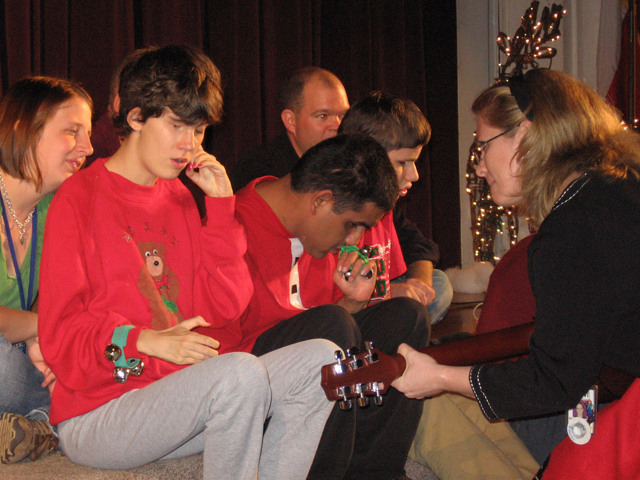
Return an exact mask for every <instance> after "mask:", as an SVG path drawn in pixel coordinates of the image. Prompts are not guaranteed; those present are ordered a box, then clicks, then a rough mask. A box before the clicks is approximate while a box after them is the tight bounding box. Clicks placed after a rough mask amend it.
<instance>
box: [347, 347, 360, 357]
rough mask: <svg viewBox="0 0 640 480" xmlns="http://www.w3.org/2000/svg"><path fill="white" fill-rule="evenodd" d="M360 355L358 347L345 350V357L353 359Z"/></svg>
mask: <svg viewBox="0 0 640 480" xmlns="http://www.w3.org/2000/svg"><path fill="white" fill-rule="evenodd" d="M359 353H360V349H359V348H358V347H351V348H349V349H347V357H355V356H356V355H358V354H359Z"/></svg>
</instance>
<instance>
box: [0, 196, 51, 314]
mask: <svg viewBox="0 0 640 480" xmlns="http://www.w3.org/2000/svg"><path fill="white" fill-rule="evenodd" d="M52 198H53V193H52V194H50V195H47V196H46V197H44V198H43V199H42V200H40V202H39V203H38V205H37V206H36V209H37V210H38V232H37V233H38V236H37V241H36V245H37V251H36V271H35V275H34V285H33V298H34V299H35V298H36V294H37V293H38V276H39V274H40V257H41V256H42V238H43V236H44V222H45V219H46V218H47V211H48V210H49V205H50V204H51V199H52ZM30 227H31V228H33V227H32V226H30ZM0 256H1V258H2V261H1V262H0V304H1V305H2V306H4V307H10V308H15V309H16V310H21V309H22V307H21V305H20V290H19V289H18V280H17V279H16V277H15V275H9V273H7V264H8V263H9V262H11V261H12V260H11V257H9V258H5V257H4V249H2V248H0ZM30 274H31V244H30V245H29V249H28V250H27V254H26V255H25V257H24V260H23V262H22V265H20V276H21V277H22V285H23V288H24V295H25V297H26V296H27V295H28V294H29V275H30ZM29 307H31V305H29Z"/></svg>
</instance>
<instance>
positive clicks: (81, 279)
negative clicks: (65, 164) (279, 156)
mask: <svg viewBox="0 0 640 480" xmlns="http://www.w3.org/2000/svg"><path fill="white" fill-rule="evenodd" d="M104 162H105V159H100V160H97V161H96V162H95V163H94V164H93V165H92V166H91V167H90V168H88V169H86V170H84V171H81V172H79V173H78V174H76V175H74V176H73V177H71V178H70V179H69V180H67V181H66V182H65V183H64V184H63V185H62V187H61V188H60V190H59V191H58V192H57V194H56V195H55V197H54V200H53V202H52V204H51V208H50V210H49V216H48V218H47V223H46V229H45V240H44V248H43V253H42V263H41V267H40V309H39V319H38V324H39V325H38V330H39V336H40V344H41V348H42V353H43V355H44V358H45V361H46V362H47V364H48V365H49V366H50V367H51V369H52V371H53V372H54V373H55V375H56V377H57V379H58V380H57V383H56V386H55V389H54V391H53V395H52V402H51V423H52V424H58V423H60V422H61V421H63V420H66V419H69V418H71V417H74V416H77V415H80V414H84V413H87V412H89V411H91V410H94V409H95V408H97V407H99V406H101V405H103V404H105V403H107V402H108V401H109V400H112V399H114V398H117V397H119V396H120V395H122V394H123V393H125V392H127V391H129V390H132V389H134V388H141V387H144V386H146V385H148V384H150V383H152V382H154V381H155V380H158V379H160V378H162V377H164V376H166V375H168V374H171V373H173V372H175V371H177V370H179V369H180V368H183V367H181V366H178V365H175V364H173V363H170V362H166V361H164V360H160V359H158V358H154V357H146V356H145V355H143V354H142V353H141V352H139V351H138V350H137V348H136V342H137V339H138V336H139V334H140V331H141V330H142V329H143V328H153V329H156V330H162V329H165V328H169V327H171V326H173V325H175V324H176V323H177V322H179V321H181V320H183V319H189V318H192V317H194V316H196V315H201V316H203V317H204V319H205V320H206V321H208V322H210V323H211V324H212V325H213V326H214V327H215V329H213V330H212V331H210V332H209V333H210V334H211V336H213V337H214V338H216V339H217V340H219V341H220V344H221V346H220V353H224V352H228V351H233V350H237V346H238V344H239V342H240V324H239V322H238V321H237V318H238V316H239V315H240V313H242V312H243V311H244V309H245V307H246V305H247V303H248V301H249V298H250V297H251V295H252V292H253V288H252V283H251V279H250V277H249V272H248V269H247V265H246V263H245V261H244V257H243V255H244V253H245V250H246V236H245V233H244V229H243V228H242V227H241V226H240V225H239V224H238V223H237V222H236V221H235V219H234V211H235V197H228V198H209V197H207V198H206V206H207V214H208V224H207V225H206V226H205V227H202V226H201V222H200V217H199V215H198V210H197V207H196V205H195V202H194V201H193V198H192V196H191V194H190V193H189V191H188V190H187V189H186V188H185V187H184V186H183V185H182V183H181V182H180V181H179V180H178V179H176V180H172V181H164V180H158V181H157V182H156V184H155V185H153V186H151V187H148V186H140V185H137V184H134V183H132V182H130V181H128V180H126V179H125V178H124V177H122V176H120V175H117V174H114V173H111V172H109V171H108V170H107V169H106V168H105V166H104ZM121 325H134V326H135V328H134V329H133V330H131V332H130V333H129V336H128V339H127V345H126V347H125V349H124V353H125V355H126V357H127V358H140V359H142V360H143V361H144V363H145V368H144V372H143V374H142V375H141V376H140V377H134V376H130V377H129V380H128V381H127V382H126V383H123V384H120V383H116V382H115V381H114V379H113V377H112V372H113V369H114V364H113V363H112V362H109V361H107V360H106V359H105V358H104V355H103V352H104V350H105V347H106V346H107V345H109V344H110V343H111V337H112V335H113V331H114V329H115V328H116V327H118V326H121Z"/></svg>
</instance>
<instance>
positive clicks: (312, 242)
mask: <svg viewBox="0 0 640 480" xmlns="http://www.w3.org/2000/svg"><path fill="white" fill-rule="evenodd" d="M385 213H386V212H385V211H383V210H382V209H381V208H379V207H378V206H376V205H375V204H374V203H371V202H367V203H365V204H364V206H363V208H362V209H361V210H359V211H356V210H347V211H345V212H343V213H340V214H337V213H335V212H334V211H333V201H331V200H329V201H327V202H325V203H323V204H322V205H320V206H318V208H316V209H315V210H314V212H313V213H312V214H311V215H310V217H309V218H308V219H307V222H306V224H305V226H304V231H303V232H299V234H298V235H297V237H298V238H299V239H300V241H301V242H302V245H303V247H304V249H305V251H306V252H307V253H308V254H309V255H311V256H312V257H314V258H324V257H325V256H326V255H327V254H329V253H338V251H339V250H340V248H341V247H343V246H345V245H357V243H358V242H359V241H360V237H362V234H363V233H364V231H365V230H367V229H369V228H372V227H374V226H376V225H377V224H378V222H379V221H380V219H381V218H382V217H383V216H384V214H385Z"/></svg>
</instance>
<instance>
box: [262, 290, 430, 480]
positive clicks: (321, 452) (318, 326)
mask: <svg viewBox="0 0 640 480" xmlns="http://www.w3.org/2000/svg"><path fill="white" fill-rule="evenodd" d="M430 323H431V322H430V319H429V314H428V313H427V310H426V308H425V307H424V306H423V305H422V304H420V303H419V302H416V301H415V300H412V299H410V298H394V299H391V300H387V301H385V302H381V303H378V304H376V305H373V306H371V307H367V308H365V309H363V310H362V311H360V312H358V313H356V314H355V315H353V316H352V315H350V314H349V313H348V312H347V311H346V310H345V309H343V308H341V307H338V306H336V305H323V306H320V307H315V308H312V309H309V310H306V311H304V312H302V313H300V314H298V315H295V316H293V317H291V318H289V319H287V320H283V321H282V322H280V323H279V324H277V325H275V326H274V327H272V328H270V329H269V330H267V331H265V332H264V333H263V334H262V335H260V336H259V337H258V339H257V341H256V343H255V345H254V347H253V350H252V353H253V354H255V355H263V354H265V353H268V352H270V351H272V350H275V349H277V348H281V347H284V346H287V345H291V344H292V343H296V342H301V341H303V340H308V339H312V338H325V339H328V340H331V341H333V342H334V343H336V344H337V345H338V346H339V347H341V348H342V349H347V348H350V347H353V346H357V347H359V348H360V349H361V350H362V349H363V348H364V345H363V343H364V341H365V340H370V341H373V342H374V343H375V346H376V348H378V349H379V350H380V351H382V352H383V353H386V354H388V355H393V354H395V353H396V352H397V349H398V345H400V344H401V343H408V344H409V345H411V346H412V347H414V348H421V347H424V346H426V345H427V344H428V342H429V332H430ZM421 415H422V402H421V401H419V400H412V399H409V398H407V397H405V396H404V395H403V394H402V393H400V392H398V391H397V390H395V389H394V388H390V389H389V391H388V392H387V394H386V395H385V403H384V405H383V406H381V407H378V406H376V405H374V404H373V402H372V404H371V405H370V406H369V407H367V408H357V407H354V409H353V410H349V411H343V410H341V409H340V408H339V406H338V405H337V404H336V406H335V407H334V409H333V411H332V413H331V415H330V416H329V419H328V420H327V424H326V426H325V429H324V432H323V434H322V438H321V439H320V445H319V446H318V451H317V452H316V456H315V459H314V461H313V465H312V466H311V471H310V472H309V476H308V479H312V480H320V479H322V480H342V479H345V480H360V479H361V480H391V479H394V478H397V477H400V476H402V475H404V473H405V472H404V465H405V463H406V460H407V454H408V452H409V448H410V447H411V442H412V441H413V437H414V436H415V433H416V429H417V428H418V422H419V420H420V416H421Z"/></svg>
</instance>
